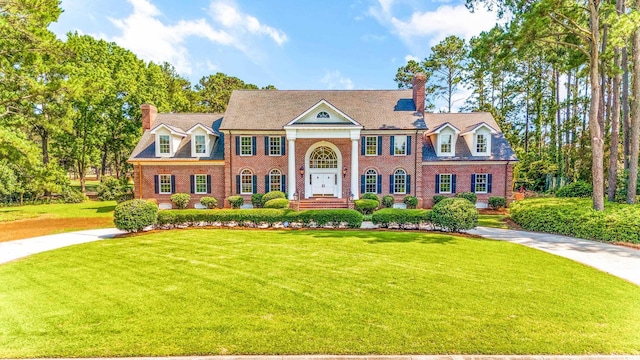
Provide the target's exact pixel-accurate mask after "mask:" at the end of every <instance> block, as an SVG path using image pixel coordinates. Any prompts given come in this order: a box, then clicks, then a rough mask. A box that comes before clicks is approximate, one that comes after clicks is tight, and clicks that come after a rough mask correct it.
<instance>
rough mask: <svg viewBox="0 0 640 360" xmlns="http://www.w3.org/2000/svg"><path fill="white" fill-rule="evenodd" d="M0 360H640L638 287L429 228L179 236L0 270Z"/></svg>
mask: <svg viewBox="0 0 640 360" xmlns="http://www.w3.org/2000/svg"><path fill="white" fill-rule="evenodd" d="M0 284H2V291H1V292H0V344H1V346H0V358H3V357H4V358H14V357H23V358H24V357H107V356H159V355H204V354H459V353H462V354H476V353H479V354H640V327H639V326H638V324H640V307H639V306H638V304H640V287H637V286H635V285H632V284H631V283H628V282H625V281H622V280H620V279H618V278H615V277H612V276H609V275H607V274H605V273H602V272H599V271H597V270H594V269H592V268H590V267H587V266H583V265H580V264H577V263H574V262H572V261H569V260H566V259H563V258H560V257H556V256H552V255H549V254H546V253H543V252H540V251H536V250H532V249H529V248H526V247H523V246H519V245H515V244H511V243H507V242H499V241H491V240H483V239H476V238H465V237H456V236H450V235H443V234H430V233H423V232H420V233H419V232H404V233H403V232H391V231H331V230H325V231H295V230H294V231H275V230H271V231H256V230H253V231H250V230H211V229H208V230H207V229H198V230H180V231H163V232H157V233H152V234H146V235H142V236H135V237H128V238H122V239H115V240H108V241H99V242H95V243H89V244H83V245H78V246H74V247H68V248H63V249H59V250H55V251H49V252H45V253H41V254H37V255H34V256H31V257H29V258H26V259H23V260H20V261H16V262H13V263H9V264H4V265H0Z"/></svg>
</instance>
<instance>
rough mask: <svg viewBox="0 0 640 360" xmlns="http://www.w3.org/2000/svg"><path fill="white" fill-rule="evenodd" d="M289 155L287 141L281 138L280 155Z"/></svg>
mask: <svg viewBox="0 0 640 360" xmlns="http://www.w3.org/2000/svg"><path fill="white" fill-rule="evenodd" d="M286 154H287V141H286V139H285V138H284V136H280V155H286Z"/></svg>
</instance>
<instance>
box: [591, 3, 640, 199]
mask: <svg viewBox="0 0 640 360" xmlns="http://www.w3.org/2000/svg"><path fill="white" fill-rule="evenodd" d="M637 1H640V0H637ZM599 8H600V2H599V1H598V0H589V10H590V14H589V17H590V24H589V25H590V28H591V43H590V44H589V51H590V55H591V56H590V57H591V58H590V59H589V60H590V65H591V68H590V69H589V70H590V71H589V78H590V82H591V102H590V107H589V131H590V134H591V152H592V156H593V160H592V162H591V176H592V177H593V208H594V210H597V211H602V210H604V169H603V161H604V141H603V139H602V131H601V129H602V128H601V127H600V119H598V110H599V108H600V97H601V93H600V91H601V89H600V81H599V80H600V79H599V77H600V66H599V65H600V53H599V51H600V49H599V45H600V18H599Z"/></svg>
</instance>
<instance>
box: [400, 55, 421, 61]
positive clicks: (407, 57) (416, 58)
mask: <svg viewBox="0 0 640 360" xmlns="http://www.w3.org/2000/svg"><path fill="white" fill-rule="evenodd" d="M409 60H413V61H417V62H420V58H419V57H417V56H414V55H411V54H407V55H406V56H405V57H404V61H406V62H409Z"/></svg>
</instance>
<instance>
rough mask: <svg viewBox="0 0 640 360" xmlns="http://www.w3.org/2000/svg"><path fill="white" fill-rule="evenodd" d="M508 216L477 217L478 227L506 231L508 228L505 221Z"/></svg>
mask: <svg viewBox="0 0 640 360" xmlns="http://www.w3.org/2000/svg"><path fill="white" fill-rule="evenodd" d="M507 218H509V215H478V226H484V227H490V228H498V229H508V228H509V226H508V225H507V223H506V221H505V220H506V219H507Z"/></svg>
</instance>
